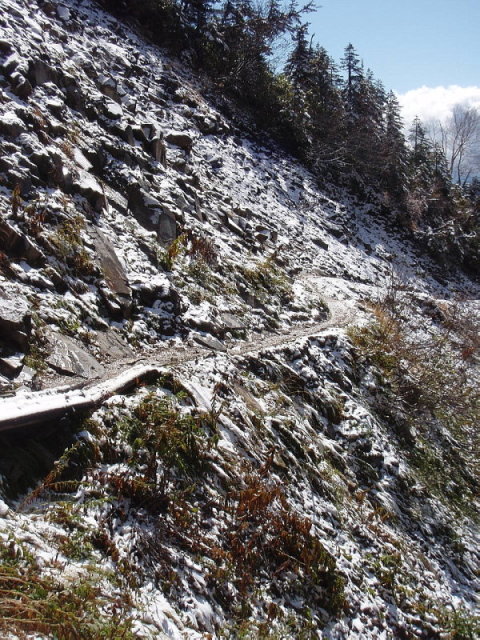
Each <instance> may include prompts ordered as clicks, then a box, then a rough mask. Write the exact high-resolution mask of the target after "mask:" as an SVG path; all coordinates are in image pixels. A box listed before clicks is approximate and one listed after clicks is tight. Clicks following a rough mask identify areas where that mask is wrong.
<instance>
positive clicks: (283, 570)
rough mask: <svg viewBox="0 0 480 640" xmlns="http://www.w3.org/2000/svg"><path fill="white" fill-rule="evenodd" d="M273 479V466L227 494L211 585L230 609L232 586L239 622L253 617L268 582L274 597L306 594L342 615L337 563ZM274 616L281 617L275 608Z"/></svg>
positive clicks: (250, 475)
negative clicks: (252, 605) (256, 598)
mask: <svg viewBox="0 0 480 640" xmlns="http://www.w3.org/2000/svg"><path fill="white" fill-rule="evenodd" d="M268 474H269V463H268V462H267V463H266V464H265V465H264V466H263V467H262V468H261V469H260V470H258V471H257V472H254V471H252V470H250V471H248V470H247V472H246V474H245V475H244V477H243V487H242V488H241V489H234V490H232V491H229V492H228V493H227V495H226V514H225V515H226V518H225V520H226V523H225V524H226V530H225V535H224V536H223V545H221V546H218V547H214V548H213V549H212V552H211V557H212V559H213V560H215V565H214V566H213V567H212V568H211V569H210V573H209V577H208V583H209V584H210V586H211V587H212V588H213V589H214V591H215V593H216V595H217V598H219V599H220V600H221V601H223V602H225V604H226V605H227V606H232V604H233V603H232V601H230V603H229V599H230V598H229V590H231V588H232V585H233V587H234V588H235V590H236V592H237V597H236V598H235V607H236V608H237V615H238V614H240V616H239V617H244V616H248V614H249V600H250V599H251V598H252V596H253V595H254V593H255V591H256V589H258V588H259V586H260V584H261V583H264V581H265V580H267V582H266V584H268V588H269V590H270V591H271V592H272V595H273V594H274V593H275V592H276V591H277V590H278V592H279V593H281V594H282V596H284V597H285V596H286V595H287V596H290V597H292V598H295V597H302V595H303V596H304V597H306V598H308V601H309V603H310V604H318V606H320V607H322V608H324V609H326V610H327V611H329V612H330V613H332V614H336V613H339V612H340V611H341V610H342V609H343V607H344V605H345V596H344V591H343V588H344V579H343V578H342V576H341V575H340V574H339V573H338V572H337V570H336V563H335V559H334V558H333V556H332V555H331V554H330V553H329V552H328V551H327V550H326V549H325V547H324V546H323V545H322V544H321V542H320V540H319V539H318V538H316V537H315V536H314V535H313V534H312V533H311V529H312V523H311V522H310V521H309V520H308V519H306V518H302V517H299V516H298V515H297V514H296V513H295V512H294V511H293V509H292V508H291V507H290V505H289V504H288V502H287V500H286V497H285V494H284V492H283V490H282V488H281V487H280V485H279V484H278V483H276V482H272V481H271V480H269V478H268ZM264 586H265V583H264ZM269 617H270V618H271V619H273V618H275V617H276V616H275V612H274V609H272V610H271V611H270V612H269Z"/></svg>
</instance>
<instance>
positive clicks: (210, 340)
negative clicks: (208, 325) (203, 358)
mask: <svg viewBox="0 0 480 640" xmlns="http://www.w3.org/2000/svg"><path fill="white" fill-rule="evenodd" d="M193 339H194V340H195V342H197V343H198V344H199V345H201V346H202V347H206V348H207V349H211V350H212V351H222V352H225V351H226V350H227V347H226V346H225V345H224V344H223V342H220V340H217V338H214V337H213V336H202V335H201V334H199V333H196V334H195V335H194V336H193Z"/></svg>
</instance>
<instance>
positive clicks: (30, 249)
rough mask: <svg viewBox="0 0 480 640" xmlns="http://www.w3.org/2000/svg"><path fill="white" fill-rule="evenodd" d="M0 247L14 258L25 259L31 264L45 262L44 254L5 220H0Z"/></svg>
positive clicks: (37, 264) (36, 264)
mask: <svg viewBox="0 0 480 640" xmlns="http://www.w3.org/2000/svg"><path fill="white" fill-rule="evenodd" d="M0 247H2V249H3V251H4V252H5V253H6V254H7V255H9V256H12V257H14V258H19V259H25V260H26V261H27V262H28V263H29V264H31V265H32V266H40V265H42V264H44V263H45V262H46V258H45V256H44V254H43V253H42V252H41V251H40V249H38V247H36V246H35V245H34V244H33V242H32V241H31V240H30V239H29V238H27V236H26V235H24V234H23V233H22V232H21V231H19V230H18V229H15V227H13V226H12V225H11V224H9V223H8V222H6V221H5V220H0Z"/></svg>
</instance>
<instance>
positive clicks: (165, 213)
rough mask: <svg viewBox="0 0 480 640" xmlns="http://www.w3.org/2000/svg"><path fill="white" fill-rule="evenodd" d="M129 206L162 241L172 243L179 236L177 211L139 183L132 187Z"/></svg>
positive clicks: (143, 224)
mask: <svg viewBox="0 0 480 640" xmlns="http://www.w3.org/2000/svg"><path fill="white" fill-rule="evenodd" d="M128 208H129V209H130V211H131V212H132V213H133V215H134V216H135V218H136V219H137V220H138V221H139V222H140V224H141V225H142V226H144V227H145V228H146V229H148V230H149V231H156V232H157V239H158V241H159V242H160V243H162V244H165V245H167V244H170V243H171V242H173V241H174V240H175V238H176V237H177V221H176V217H175V212H174V211H173V210H172V209H171V208H168V207H167V206H166V205H162V204H161V203H160V202H159V201H158V200H156V199H155V198H153V197H152V196H151V195H150V194H148V193H147V192H146V191H144V190H143V189H142V188H141V187H140V185H138V184H134V185H132V186H131V187H130V193H129V198H128Z"/></svg>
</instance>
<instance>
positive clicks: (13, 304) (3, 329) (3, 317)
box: [0, 290, 32, 351]
mask: <svg viewBox="0 0 480 640" xmlns="http://www.w3.org/2000/svg"><path fill="white" fill-rule="evenodd" d="M31 329H32V316H31V313H30V308H29V306H28V304H27V302H26V301H25V300H23V299H21V298H19V299H13V298H8V297H7V296H6V295H5V294H3V293H2V291H1V290H0V341H1V342H3V343H14V344H16V345H17V346H19V347H20V348H21V349H22V351H24V350H25V349H26V348H27V345H28V341H29V336H30V332H31Z"/></svg>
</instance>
